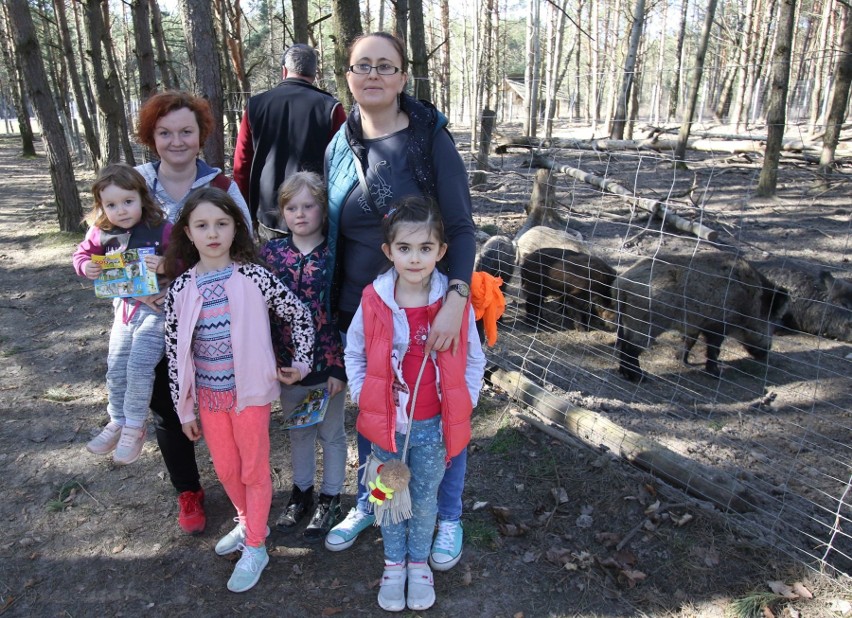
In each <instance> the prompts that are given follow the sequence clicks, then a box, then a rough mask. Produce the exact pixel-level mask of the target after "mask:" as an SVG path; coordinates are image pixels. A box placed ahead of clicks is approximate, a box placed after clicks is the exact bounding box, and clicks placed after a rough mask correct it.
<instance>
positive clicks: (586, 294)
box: [521, 248, 616, 330]
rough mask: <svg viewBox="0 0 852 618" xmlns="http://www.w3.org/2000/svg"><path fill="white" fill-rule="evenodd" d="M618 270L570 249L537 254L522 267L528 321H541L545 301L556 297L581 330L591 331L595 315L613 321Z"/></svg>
mask: <svg viewBox="0 0 852 618" xmlns="http://www.w3.org/2000/svg"><path fill="white" fill-rule="evenodd" d="M615 274H616V273H615V270H613V269H612V267H610V266H609V264H607V263H606V262H604V261H603V260H602V259H601V258H598V257H595V256H592V255H586V254H585V253H577V252H576V251H571V250H570V249H558V248H548V249H539V250H538V251H533V252H532V253H530V254H529V255H528V256H527V257H526V259H525V260H524V263H523V265H522V266H521V287H522V288H523V290H524V294H525V296H526V312H527V318H528V319H530V320H531V321H532V322H537V321H538V319H539V318H540V317H541V310H542V304H543V303H544V299H545V298H547V297H549V296H555V297H557V298H558V299H559V301H560V302H562V303H564V304H565V305H566V306H567V308H568V309H569V312H568V316H569V317H570V318H571V319H572V320H573V321H574V324H575V325H576V327H577V328H578V329H583V330H588V328H589V327H590V326H591V324H592V320H593V316H595V315H596V316H598V317H599V318H601V319H602V320H604V321H610V322H611V321H612V319H613V318H614V317H615V316H614V313H613V312H612V283H613V281H614V280H615Z"/></svg>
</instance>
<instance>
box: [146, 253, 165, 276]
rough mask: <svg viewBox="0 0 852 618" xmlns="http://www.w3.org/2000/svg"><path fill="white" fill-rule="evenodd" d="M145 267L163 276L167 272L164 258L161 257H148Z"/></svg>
mask: <svg viewBox="0 0 852 618" xmlns="http://www.w3.org/2000/svg"><path fill="white" fill-rule="evenodd" d="M145 266H147V267H148V268H150V269H151V270H153V271H154V272H155V273H157V274H159V275H162V274H163V273H164V272H165V269H164V264H163V256H161V255H146V256H145Z"/></svg>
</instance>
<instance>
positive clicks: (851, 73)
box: [819, 8, 852, 174]
mask: <svg viewBox="0 0 852 618" xmlns="http://www.w3.org/2000/svg"><path fill="white" fill-rule="evenodd" d="M844 11H845V13H846V24H845V25H844V27H843V38H842V40H841V42H840V49H839V50H838V51H837V64H836V65H835V67H834V93H833V95H832V97H831V107H830V108H829V110H828V116H827V117H826V119H825V134H824V135H823V138H822V155H821V156H820V159H819V167H820V171H821V172H823V173H824V174H827V173H829V172H830V171H831V169H832V167H833V164H834V151H835V150H836V148H837V142H838V140H839V139H840V128H841V127H842V125H843V121H844V119H845V117H846V108H847V106H848V105H849V86H850V83H852V11H850V10H849V9H848V8H846V9H844Z"/></svg>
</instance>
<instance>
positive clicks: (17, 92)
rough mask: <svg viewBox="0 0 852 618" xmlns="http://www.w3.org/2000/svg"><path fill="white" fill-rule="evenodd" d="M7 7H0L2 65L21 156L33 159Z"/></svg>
mask: <svg viewBox="0 0 852 618" xmlns="http://www.w3.org/2000/svg"><path fill="white" fill-rule="evenodd" d="M8 10H9V8H8V5H6V4H4V5H3V6H2V7H0V18H2V19H0V26H2V31H3V32H4V33H6V34H2V35H0V45H2V48H3V64H4V65H5V66H6V73H7V74H8V75H9V82H10V85H11V87H12V96H13V99H14V102H15V114H16V116H17V118H18V131H19V132H20V135H21V155H22V156H24V157H35V156H36V150H35V143H34V137H33V127H32V125H31V124H30V115H29V112H28V111H27V110H28V109H29V105H28V103H29V100H28V99H29V98H28V97H27V87H26V84H24V80H23V77H22V73H23V72H22V70H21V63H20V59H19V58H18V55H17V54H16V53H15V51H14V47H15V40H14V38H13V37H12V31H11V28H10V27H9V26H10V19H9V16H8Z"/></svg>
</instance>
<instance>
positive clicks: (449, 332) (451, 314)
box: [426, 292, 467, 354]
mask: <svg viewBox="0 0 852 618" xmlns="http://www.w3.org/2000/svg"><path fill="white" fill-rule="evenodd" d="M466 308H467V299H466V298H462V297H461V296H459V295H458V293H456V292H450V293H449V294H447V299H446V300H445V301H444V304H443V306H442V307H441V309H440V310H439V311H438V315H436V316H435V320H434V321H433V322H432V326H431V328H430V330H429V338H428V339H426V354H429V353H430V352H432V351H433V350H434V351H435V352H446V351H447V350H452V353H453V354H455V353H456V351H457V350H458V349H459V341H461V325H462V317H463V316H464V310H465V309H466Z"/></svg>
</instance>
